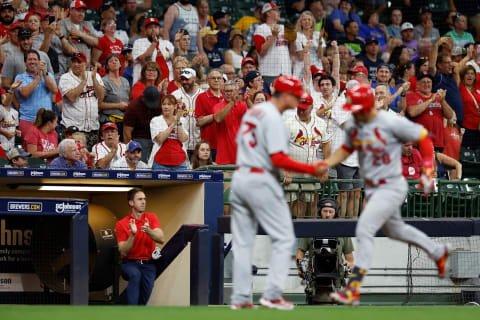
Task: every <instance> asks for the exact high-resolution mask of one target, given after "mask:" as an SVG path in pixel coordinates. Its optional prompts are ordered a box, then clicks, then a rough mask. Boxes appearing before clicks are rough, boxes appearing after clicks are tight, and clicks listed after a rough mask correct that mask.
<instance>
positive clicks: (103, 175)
mask: <svg viewBox="0 0 480 320" xmlns="http://www.w3.org/2000/svg"><path fill="white" fill-rule="evenodd" d="M109 176H110V175H109V174H108V172H105V171H101V172H95V171H94V172H92V178H108V177H109Z"/></svg>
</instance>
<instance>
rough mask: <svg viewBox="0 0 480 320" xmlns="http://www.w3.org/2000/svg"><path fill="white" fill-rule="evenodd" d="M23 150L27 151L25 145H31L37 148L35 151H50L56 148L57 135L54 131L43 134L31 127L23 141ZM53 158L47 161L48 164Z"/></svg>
mask: <svg viewBox="0 0 480 320" xmlns="http://www.w3.org/2000/svg"><path fill="white" fill-rule="evenodd" d="M23 143H24V148H25V150H27V145H29V144H33V145H35V146H37V151H40V152H42V151H52V150H55V149H56V148H57V146H58V135H57V132H56V131H55V130H53V131H52V132H50V133H47V134H45V133H43V132H42V131H41V130H40V129H38V128H37V127H35V126H33V127H32V128H31V129H30V130H28V132H27V135H26V136H25V138H24V139H23ZM53 158H54V157H51V158H49V159H48V161H49V162H50V161H51V160H52V159H53Z"/></svg>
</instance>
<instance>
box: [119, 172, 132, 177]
mask: <svg viewBox="0 0 480 320" xmlns="http://www.w3.org/2000/svg"><path fill="white" fill-rule="evenodd" d="M117 178H121V179H124V178H130V173H124V172H117Z"/></svg>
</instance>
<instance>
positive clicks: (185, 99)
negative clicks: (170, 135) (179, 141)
mask: <svg viewBox="0 0 480 320" xmlns="http://www.w3.org/2000/svg"><path fill="white" fill-rule="evenodd" d="M202 92H203V90H202V89H200V88H198V90H197V91H196V92H195V93H194V94H193V95H189V94H188V93H186V92H185V90H184V89H183V88H179V89H177V90H175V91H173V92H172V95H174V96H175V98H177V99H179V98H182V113H183V118H185V127H184V129H186V130H187V133H188V140H187V142H185V144H186V148H187V150H195V146H196V145H197V143H198V142H200V141H201V138H200V127H198V126H197V120H195V104H196V101H197V97H198V95H199V94H200V93H202Z"/></svg>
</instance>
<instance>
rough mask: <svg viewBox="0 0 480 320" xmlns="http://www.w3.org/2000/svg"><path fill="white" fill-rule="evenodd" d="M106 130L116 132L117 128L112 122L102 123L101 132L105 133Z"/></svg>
mask: <svg viewBox="0 0 480 320" xmlns="http://www.w3.org/2000/svg"><path fill="white" fill-rule="evenodd" d="M107 129H115V130H118V127H117V125H116V124H115V123H113V122H107V123H104V124H103V126H102V131H105V130H107Z"/></svg>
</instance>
